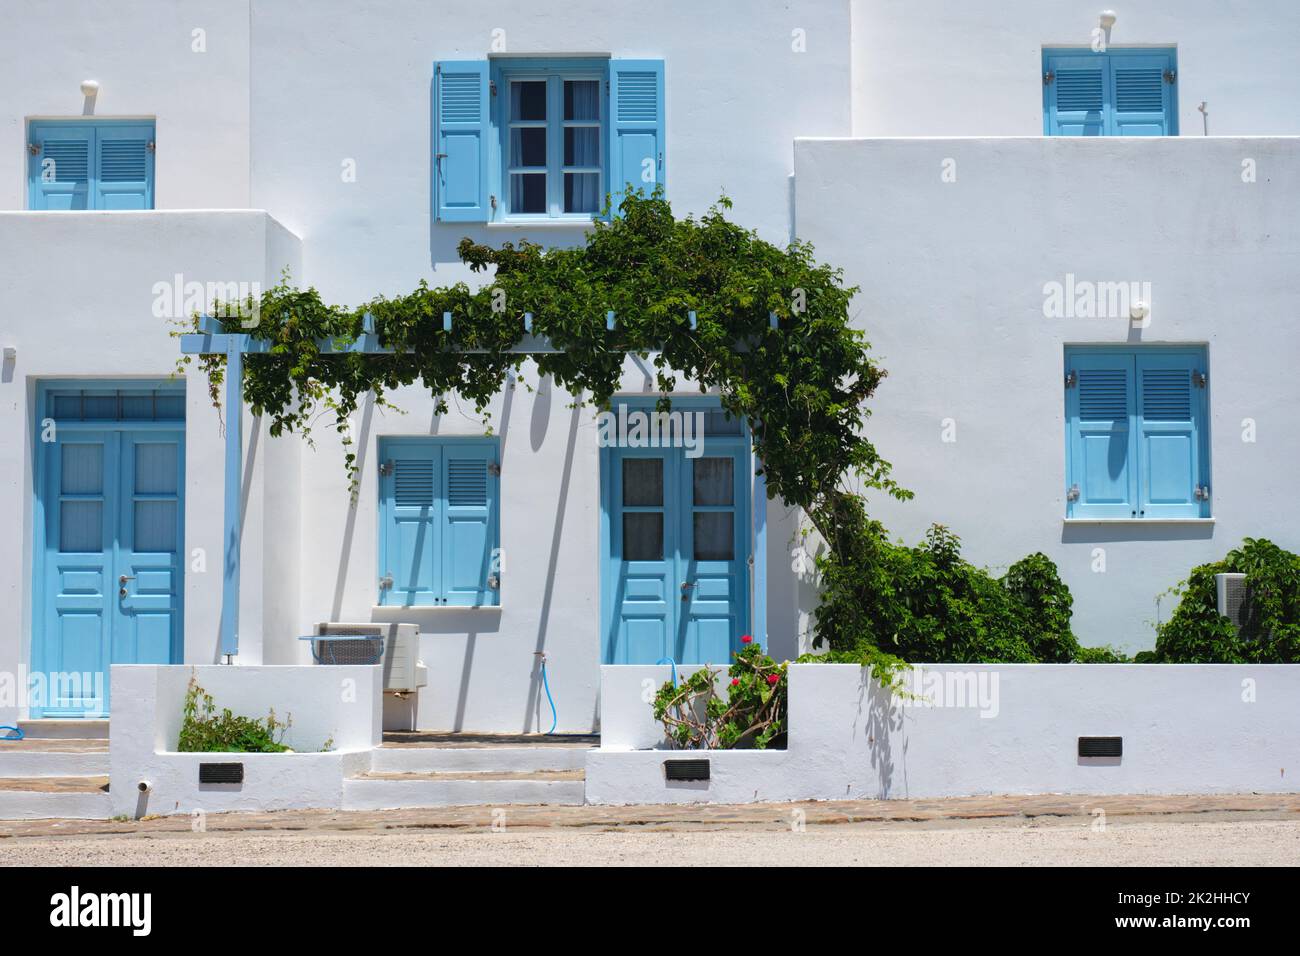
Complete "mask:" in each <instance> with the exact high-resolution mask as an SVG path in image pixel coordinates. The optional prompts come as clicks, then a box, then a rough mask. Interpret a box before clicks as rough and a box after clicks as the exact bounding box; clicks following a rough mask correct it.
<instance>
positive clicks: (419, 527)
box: [379, 439, 500, 607]
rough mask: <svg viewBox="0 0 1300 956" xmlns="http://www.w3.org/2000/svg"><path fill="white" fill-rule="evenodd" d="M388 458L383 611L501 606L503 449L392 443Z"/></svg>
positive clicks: (385, 450)
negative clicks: (499, 470) (498, 469)
mask: <svg viewBox="0 0 1300 956" xmlns="http://www.w3.org/2000/svg"><path fill="white" fill-rule="evenodd" d="M380 458H381V461H383V463H384V468H383V469H382V471H381V477H380V481H379V496H380V515H379V518H380V531H379V539H380V551H379V553H380V562H379V564H380V566H379V576H380V579H381V580H382V581H384V582H385V585H389V581H390V579H391V585H389V586H385V587H381V589H380V592H379V593H380V603H381V604H391V605H398V606H404V607H421V606H425V607H428V606H434V605H446V606H452V607H481V606H494V605H496V604H497V603H498V595H499V593H500V592H499V589H498V587H497V586H496V585H498V584H499V580H498V579H497V575H498V573H499V572H498V569H497V567H496V566H495V558H496V548H497V502H498V491H499V486H498V478H497V475H495V474H494V473H493V472H494V470H495V469H494V468H493V467H492V465H493V464H494V463H495V461H496V458H497V446H496V443H495V442H493V441H455V442H437V441H429V440H425V439H388V440H385V441H384V442H382V443H381V446H380Z"/></svg>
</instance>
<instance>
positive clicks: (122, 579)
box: [117, 574, 135, 584]
mask: <svg viewBox="0 0 1300 956" xmlns="http://www.w3.org/2000/svg"><path fill="white" fill-rule="evenodd" d="M134 580H135V575H134V574H123V575H122V576H121V577H119V578H118V579H117V583H118V584H126V582H127V581H134Z"/></svg>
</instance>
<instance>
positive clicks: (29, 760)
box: [0, 720, 113, 820]
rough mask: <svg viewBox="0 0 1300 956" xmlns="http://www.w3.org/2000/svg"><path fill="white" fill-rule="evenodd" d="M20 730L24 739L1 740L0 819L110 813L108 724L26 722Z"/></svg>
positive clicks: (100, 816) (86, 816) (98, 816)
mask: <svg viewBox="0 0 1300 956" xmlns="http://www.w3.org/2000/svg"><path fill="white" fill-rule="evenodd" d="M19 726H20V727H21V728H22V729H23V731H24V737H23V739H21V740H15V739H12V738H6V739H4V740H0V820H49V819H105V818H107V817H109V816H111V815H112V813H113V811H112V804H111V802H110V801H109V798H108V775H109V754H108V741H107V739H105V738H106V737H107V732H108V722H107V721H89V720H25V721H21V722H20V723H19ZM73 731H76V733H74V732H73Z"/></svg>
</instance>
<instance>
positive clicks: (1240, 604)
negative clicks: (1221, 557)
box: [1214, 574, 1252, 633]
mask: <svg viewBox="0 0 1300 956" xmlns="http://www.w3.org/2000/svg"><path fill="white" fill-rule="evenodd" d="M1214 589H1215V591H1216V592H1217V596H1218V610H1219V613H1220V614H1222V615H1223V616H1224V617H1226V618H1227V619H1228V620H1229V621H1231V622H1232V626H1233V627H1235V628H1236V629H1237V631H1238V633H1240V631H1241V629H1242V628H1243V627H1246V626H1248V625H1249V624H1250V618H1251V610H1252V609H1251V603H1250V589H1249V588H1248V587H1247V586H1246V575H1244V574H1216V575H1215V576H1214Z"/></svg>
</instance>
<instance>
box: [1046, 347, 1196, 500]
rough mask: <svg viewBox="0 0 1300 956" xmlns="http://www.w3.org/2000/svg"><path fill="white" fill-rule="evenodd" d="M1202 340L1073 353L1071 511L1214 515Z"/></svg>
mask: <svg viewBox="0 0 1300 956" xmlns="http://www.w3.org/2000/svg"><path fill="white" fill-rule="evenodd" d="M1208 394H1209V373H1208V371H1207V363H1206V352H1205V348H1204V347H1203V346H1179V347H1159V346H1139V347H1111V346H1075V347H1070V348H1067V349H1066V353H1065V423H1066V517H1067V518H1089V519H1106V518H1115V519H1130V520H1131V519H1135V518H1136V519H1154V518H1166V519H1169V518H1175V519H1177V518H1182V519H1186V518H1208V517H1210V441H1209V437H1210V436H1209V401H1208Z"/></svg>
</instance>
